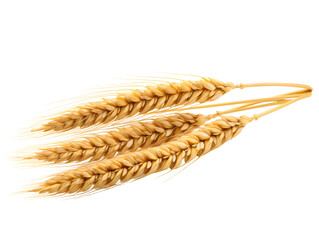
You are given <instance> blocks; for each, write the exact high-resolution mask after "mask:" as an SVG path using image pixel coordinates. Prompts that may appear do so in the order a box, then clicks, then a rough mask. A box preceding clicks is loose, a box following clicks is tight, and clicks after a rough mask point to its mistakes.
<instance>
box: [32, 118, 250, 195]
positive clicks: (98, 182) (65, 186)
mask: <svg viewBox="0 0 319 240" xmlns="http://www.w3.org/2000/svg"><path fill="white" fill-rule="evenodd" d="M249 120H250V118H248V117H246V116H242V117H239V118H237V117H225V116H223V117H222V118H221V119H219V120H216V121H213V122H211V123H208V124H206V125H204V126H202V127H200V128H199V129H198V130H195V131H193V132H191V133H188V134H186V135H183V136H181V137H179V138H177V139H176V140H173V141H170V142H167V143H164V144H162V145H160V146H157V147H153V148H147V149H143V150H140V151H137V152H130V153H127V154H123V155H120V156H117V157H114V158H112V159H105V160H101V161H99V162H94V163H89V164H86V165H83V166H81V167H79V168H76V169H73V170H69V171H66V172H64V173H61V174H57V175H56V176H54V177H52V178H51V179H49V180H47V181H45V182H44V183H42V184H41V185H39V186H38V187H36V188H34V189H33V190H31V191H32V192H38V193H40V194H43V193H45V194H63V193H76V192H86V191H89V190H97V189H102V188H109V187H112V186H114V185H117V184H120V183H124V182H127V181H129V180H132V179H137V178H140V177H143V176H146V175H149V174H151V173H155V172H160V171H163V170H166V169H168V168H170V169H175V168H177V167H179V166H181V165H182V164H185V163H188V162H189V161H191V160H192V159H194V158H195V157H200V156H202V155H204V154H206V153H208V152H209V151H211V150H213V149H215V148H217V147H219V146H221V145H222V144H223V143H225V142H226V141H228V140H230V139H232V138H233V137H235V136H236V135H237V134H239V133H240V131H241V130H242V128H243V127H244V126H245V125H246V124H247V123H248V122H249Z"/></svg>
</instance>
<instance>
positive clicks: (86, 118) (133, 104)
mask: <svg viewBox="0 0 319 240" xmlns="http://www.w3.org/2000/svg"><path fill="white" fill-rule="evenodd" d="M237 87H238V86H237ZM233 88H235V86H234V85H233V84H232V83H223V82H221V81H218V80H215V79H211V78H204V77H200V79H199V80H198V81H179V82H171V83H162V84H158V85H149V86H147V87H146V88H145V89H144V90H141V89H139V90H133V91H131V92H128V93H120V94H118V95H117V96H116V97H115V98H113V99H103V100H102V101H97V102H91V103H88V104H85V105H82V106H78V107H76V108H74V109H72V110H70V111H67V112H65V113H64V114H62V115H60V116H57V117H54V118H52V119H51V120H49V121H48V122H47V123H45V124H43V125H42V126H40V127H39V128H35V129H33V131H45V132H46V131H66V130H70V129H74V128H76V127H81V128H85V127H89V126H92V125H95V124H101V123H108V122H111V121H113V120H119V119H123V118H126V117H131V116H133V115H136V114H143V113H147V112H150V111H152V110H158V109H167V108H170V107H174V106H181V105H190V104H194V103H203V102H206V101H213V100H215V99H217V98H219V97H220V96H222V95H224V94H225V93H226V92H228V91H230V90H231V89H233Z"/></svg>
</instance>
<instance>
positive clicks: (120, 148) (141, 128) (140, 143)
mask: <svg viewBox="0 0 319 240" xmlns="http://www.w3.org/2000/svg"><path fill="white" fill-rule="evenodd" d="M209 119H210V116H204V115H201V114H192V113H175V114H170V115H167V116H161V117H158V118H155V119H152V120H147V121H146V120H144V121H140V122H137V123H135V124H132V125H130V126H128V127H119V128H117V129H116V130H113V131H108V132H107V133H105V134H99V135H94V136H92V137H87V138H84V139H83V140H78V141H69V142H65V143H61V144H56V145H55V146H54V147H48V148H44V149H42V150H41V151H39V152H36V153H35V154H34V155H33V156H31V157H26V159H37V160H41V161H45V162H50V163H73V162H82V161H85V160H88V159H90V161H96V160H99V159H101V158H110V157H114V156H115V155H118V154H122V153H124V152H128V151H136V150H137V149H140V148H146V147H151V146H156V145H159V144H161V143H163V142H166V141H168V140H169V139H170V138H172V137H174V136H177V135H179V134H183V133H186V132H188V131H192V130H194V129H195V128H197V127H199V126H201V125H202V124H204V123H205V122H206V121H207V120H209Z"/></svg>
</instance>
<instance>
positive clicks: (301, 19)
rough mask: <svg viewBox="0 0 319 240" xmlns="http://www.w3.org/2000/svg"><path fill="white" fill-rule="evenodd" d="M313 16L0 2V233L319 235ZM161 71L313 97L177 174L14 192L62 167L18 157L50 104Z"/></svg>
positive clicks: (284, 5)
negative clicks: (83, 190) (277, 85)
mask: <svg viewBox="0 0 319 240" xmlns="http://www.w3.org/2000/svg"><path fill="white" fill-rule="evenodd" d="M318 12H319V8H318V1H306V0H303V1H280V0H276V1H185V0H184V1H172V0H170V1H163V0H162V1H156V2H155V1H137V0H134V1H67V0H63V1H32V0H30V1H15V0H7V1H5V0H2V1H1V2H0V34H1V36H0V79H1V94H0V98H1V99H0V104H1V118H0V121H1V123H0V126H1V138H0V141H1V153H0V154H1V161H0V164H1V166H0V169H1V191H0V194H1V198H0V199H1V204H0V208H1V211H0V212H1V214H0V219H1V231H0V235H1V236H0V238H1V239H71V238H72V239H245V240H247V239H309V240H310V239H319V228H318V226H319V204H318V203H319V193H318V187H319V174H318V172H319V163H318V160H319V158H318V138H317V136H318V103H319V102H318V96H317V89H318V88H319V84H318V81H319V71H318V66H319V44H318V43H319V36H318V23H319V14H318ZM158 72H173V73H191V74H198V75H203V76H210V77H214V78H217V79H219V80H221V81H224V82H228V81H229V82H233V83H236V84H237V83H241V82H243V83H252V82H265V81H271V82H294V83H303V84H309V85H311V86H312V87H313V88H314V93H313V96H312V97H311V98H309V99H306V100H303V101H300V102H298V103H295V104H293V105H291V106H289V107H287V108H285V109H283V110H281V111H279V112H276V113H273V114H272V115H269V116H267V117H264V118H262V119H260V120H258V121H257V122H253V123H251V124H249V125H248V126H247V127H246V128H245V129H244V131H243V132H242V133H241V134H240V135H239V136H238V137H236V138H235V139H233V140H231V141H230V142H228V143H226V144H225V145H223V146H222V147H220V148H219V149H217V150H215V151H213V152H211V153H209V154H208V155H206V156H204V157H202V158H201V159H200V160H198V161H197V162H196V163H195V164H193V165H192V166H190V167H189V168H187V169H186V170H185V171H183V172H181V173H180V174H178V175H177V176H175V177H174V178H172V179H171V180H169V181H166V180H167V177H160V178H152V177H150V178H147V179H144V180H141V181H137V182H134V183H130V184H126V185H124V186H121V187H118V188H115V189H111V190H108V191H104V192H101V193H98V194H95V195H92V196H87V197H82V198H77V199H68V200H66V199H59V198H58V199H57V198H44V199H43V198H42V199H28V198H26V196H25V195H24V194H14V193H15V192H17V191H19V190H21V188H22V187H23V186H24V185H25V184H28V183H30V181H32V180H38V179H39V178H40V177H44V176H46V175H47V174H48V173H49V172H50V173H51V171H53V170H54V169H52V168H51V169H49V170H48V169H45V168H35V169H24V168H21V167H17V166H16V162H14V161H12V160H11V158H10V156H12V155H14V153H15V152H16V151H17V150H18V149H19V148H21V147H25V144H26V143H27V144H28V145H33V144H34V142H33V140H32V139H28V140H26V141H25V140H24V141H22V140H19V139H18V138H17V134H18V133H19V131H20V130H19V129H21V128H25V129H26V127H27V126H28V125H27V123H28V124H29V123H30V122H31V123H32V120H33V119H34V118H35V117H38V116H39V115H41V113H42V112H41V111H42V110H44V109H46V107H47V106H48V105H47V104H48V103H52V102H56V101H58V100H62V99H66V98H70V97H75V96H79V95H80V94H83V93H84V94H85V91H86V89H92V88H94V87H98V86H108V85H112V84H114V83H115V81H116V82H120V80H114V79H115V77H127V76H132V75H149V74H152V75H156V73H158ZM241 91H243V92H241ZM244 91H245V92H244ZM258 91H259V92H258V94H263V95H265V96H271V95H274V93H277V90H276V89H273V91H272V90H271V88H265V89H263V90H258ZM280 91H281V92H282V91H283V89H280ZM256 93H257V90H236V91H235V90H234V94H231V93H229V94H230V95H232V97H233V98H235V97H236V98H237V97H238V98H246V99H247V98H250V97H255V96H256ZM232 97H230V96H225V98H223V100H230V99H232V100H234V99H233V98H232ZM55 171H56V169H55Z"/></svg>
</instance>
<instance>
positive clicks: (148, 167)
mask: <svg viewBox="0 0 319 240" xmlns="http://www.w3.org/2000/svg"><path fill="white" fill-rule="evenodd" d="M263 86H284V87H297V88H302V89H301V90H298V91H295V92H290V93H286V94H281V95H277V96H274V97H270V98H260V99H250V100H242V101H236V102H226V103H219V104H211V103H208V102H209V101H212V100H215V99H217V98H219V97H220V96H222V95H223V94H225V93H226V92H228V91H230V90H231V89H234V88H241V89H243V88H247V87H263ZM311 92H312V88H311V87H309V86H307V85H301V84H290V83H256V84H239V85H234V84H232V83H222V82H220V81H217V80H213V79H211V78H203V77H201V78H200V80H199V81H188V82H187V81H182V82H177V83H166V84H159V85H157V86H148V87H146V90H135V91H132V92H130V93H128V94H119V95H118V96H117V97H116V99H113V100H112V99H105V100H103V101H100V102H94V103H90V104H87V105H82V106H79V107H77V108H75V109H73V110H70V111H67V112H65V113H64V114H62V115H61V116H58V117H55V118H53V119H51V120H50V121H49V122H47V123H45V124H43V125H42V126H41V127H40V128H38V129H37V130H40V131H50V130H53V131H67V130H70V129H74V128H76V127H89V126H92V125H96V124H106V123H108V122H111V121H115V120H119V119H123V118H130V117H132V116H133V115H136V114H146V113H147V114H148V113H156V112H157V111H159V110H160V111H161V112H162V113H166V115H162V116H159V117H157V118H146V119H144V120H141V121H139V122H136V123H131V124H129V126H126V127H117V128H115V130H111V131H106V132H105V133H103V134H95V135H93V136H90V137H83V139H81V140H71V141H67V142H63V143H59V144H55V145H54V146H51V147H46V148H42V149H41V150H39V151H37V152H35V153H34V154H33V155H31V156H28V157H24V158H26V159H36V160H40V161H43V162H49V163H74V162H77V163H79V162H82V165H81V166H79V167H76V168H74V169H71V170H68V171H65V172H62V173H59V174H56V175H55V176H52V177H51V178H49V179H48V180H46V181H44V182H43V183H40V184H39V185H37V186H35V187H33V188H32V189H31V190H28V191H29V192H33V193H39V194H45V195H63V194H75V193H86V192H89V191H96V190H98V189H106V188H110V187H113V186H117V185H119V184H121V183H124V182H128V181H130V180H135V179H140V178H142V177H144V176H147V175H149V174H152V173H155V172H160V171H164V170H167V169H176V168H178V167H180V166H182V165H185V164H187V163H189V162H191V160H194V159H195V158H199V157H201V156H202V155H204V154H206V153H208V152H209V151H211V150H213V149H215V148H217V147H219V146H221V145H222V144H224V143H225V142H226V141H228V140H230V139H232V138H233V137H235V136H237V135H238V134H239V133H240V132H241V130H242V129H243V128H244V127H245V126H246V125H247V124H248V123H249V122H250V121H252V120H256V119H258V118H260V117H262V116H265V115H267V114H269V113H272V112H274V111H277V110H279V109H281V108H283V107H286V106H288V105H290V104H292V103H294V102H296V101H299V100H300V99H303V98H306V97H309V96H311ZM194 103H198V104H197V105H193V104H194ZM186 105H190V106H189V107H187V106H186ZM227 105H236V107H233V108H231V109H227V110H224V111H216V113H215V114H209V115H202V114H193V113H185V112H182V111H185V110H193V109H201V108H213V107H221V106H227ZM173 106H174V107H173ZM269 106H274V107H273V108H271V109H268V110H266V111H264V112H261V113H259V114H255V115H253V117H247V116H241V117H234V116H225V115H224V114H229V113H234V112H239V111H246V110H250V109H256V108H261V107H269ZM169 107H170V108H169ZM171 107H173V108H171ZM170 111H174V112H175V113H172V114H167V113H168V112H170ZM217 117H218V119H217V120H212V119H214V118H217ZM115 124H116V121H115ZM85 160H87V161H90V162H87V161H86V162H83V161H85Z"/></svg>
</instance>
